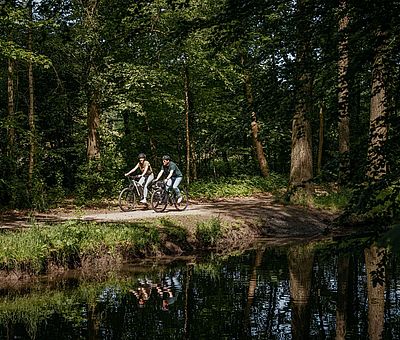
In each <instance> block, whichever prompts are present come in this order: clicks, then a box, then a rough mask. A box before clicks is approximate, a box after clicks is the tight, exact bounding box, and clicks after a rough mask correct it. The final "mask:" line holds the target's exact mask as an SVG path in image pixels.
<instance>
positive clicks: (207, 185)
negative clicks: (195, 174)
mask: <svg viewBox="0 0 400 340" xmlns="http://www.w3.org/2000/svg"><path fill="white" fill-rule="evenodd" d="M286 186H287V179H286V178H285V177H283V176H281V175H278V174H276V173H272V174H271V175H270V176H269V177H268V178H263V177H234V178H218V179H216V180H208V181H206V180H200V181H196V182H193V183H192V184H191V185H190V197H192V198H194V199H216V198H221V197H240V196H251V195H253V194H256V193H263V192H274V191H278V190H280V189H283V188H285V187H286Z"/></svg>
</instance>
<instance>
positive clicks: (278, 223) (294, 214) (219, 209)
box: [0, 194, 334, 238]
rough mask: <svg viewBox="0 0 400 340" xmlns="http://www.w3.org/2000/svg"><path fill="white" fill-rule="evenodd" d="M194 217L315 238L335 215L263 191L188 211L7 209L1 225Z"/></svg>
mask: <svg viewBox="0 0 400 340" xmlns="http://www.w3.org/2000/svg"><path fill="white" fill-rule="evenodd" d="M160 217H168V218H169V217H171V218H178V219H182V218H186V219H190V218H195V219H199V218H200V219H207V218H212V217H219V218H221V219H223V220H227V221H241V222H244V223H246V224H251V225H257V226H260V227H262V229H263V234H265V235H266V236H268V235H270V236H275V237H285V236H286V237H287V236H290V237H295V238H297V237H304V236H307V237H312V236H316V235H321V234H322V233H324V231H325V230H326V228H327V226H328V225H329V223H330V221H331V220H332V219H333V218H334V215H333V214H329V213H327V212H322V211H320V210H314V209H307V208H303V207H295V206H286V205H283V204H280V203H277V202H275V201H274V199H273V197H272V195H269V194H263V195H258V196H254V197H246V198H231V199H222V200H218V201H215V202H207V203H198V202H197V203H195V202H191V204H190V205H189V207H188V209H187V210H185V211H176V210H175V208H174V207H170V206H169V207H167V210H166V211H165V212H163V213H155V212H154V211H153V210H151V209H148V208H145V207H144V208H141V209H138V210H136V211H132V212H122V211H120V210H119V208H118V207H117V206H115V205H114V206H111V207H107V208H102V209H95V210H94V209H92V210H90V209H85V210H80V209H76V208H75V209H71V208H69V209H68V208H64V209H61V208H60V209H57V210H53V211H50V212H48V213H31V214H28V213H26V212H25V213H24V212H16V211H14V212H8V213H3V214H2V215H0V228H18V227H27V226H31V225H32V224H33V223H44V222H47V223H52V222H62V221H66V220H70V219H79V220H85V221H98V222H118V221H121V222H122V221H123V222H129V221H137V220H143V219H149V218H160Z"/></svg>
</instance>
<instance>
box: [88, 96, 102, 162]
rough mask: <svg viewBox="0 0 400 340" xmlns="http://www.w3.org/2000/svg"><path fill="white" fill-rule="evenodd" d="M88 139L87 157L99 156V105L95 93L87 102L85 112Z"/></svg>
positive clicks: (89, 158)
mask: <svg viewBox="0 0 400 340" xmlns="http://www.w3.org/2000/svg"><path fill="white" fill-rule="evenodd" d="M87 117H88V119H87V125H88V140H87V158H88V160H94V159H99V158H100V142H99V135H98V128H99V126H100V107H99V104H98V99H97V95H94V96H93V97H92V98H91V100H90V101H89V104H88V113H87Z"/></svg>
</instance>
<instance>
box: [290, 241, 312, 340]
mask: <svg viewBox="0 0 400 340" xmlns="http://www.w3.org/2000/svg"><path fill="white" fill-rule="evenodd" d="M288 262H289V280H290V281H289V283H290V297H291V301H292V303H291V310H292V339H298V340H300V339H301V340H303V339H308V338H309V335H310V322H311V310H310V306H309V298H310V293H311V282H312V268H313V263H314V250H313V249H312V248H309V247H307V246H293V247H292V248H291V249H290V250H289V253H288Z"/></svg>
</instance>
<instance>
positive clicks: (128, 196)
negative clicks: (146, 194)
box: [118, 188, 137, 211]
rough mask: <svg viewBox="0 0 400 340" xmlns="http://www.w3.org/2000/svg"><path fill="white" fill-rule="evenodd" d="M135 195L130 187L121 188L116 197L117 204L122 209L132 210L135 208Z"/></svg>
mask: <svg viewBox="0 0 400 340" xmlns="http://www.w3.org/2000/svg"><path fill="white" fill-rule="evenodd" d="M136 201H137V197H136V195H135V193H134V192H133V190H131V189H130V188H125V189H122V191H121V193H120V194H119V197H118V204H119V207H120V208H121V210H122V211H132V210H135V208H136V204H137V203H136Z"/></svg>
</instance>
